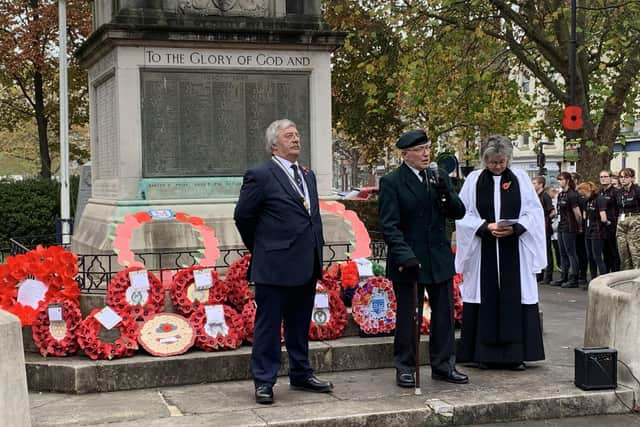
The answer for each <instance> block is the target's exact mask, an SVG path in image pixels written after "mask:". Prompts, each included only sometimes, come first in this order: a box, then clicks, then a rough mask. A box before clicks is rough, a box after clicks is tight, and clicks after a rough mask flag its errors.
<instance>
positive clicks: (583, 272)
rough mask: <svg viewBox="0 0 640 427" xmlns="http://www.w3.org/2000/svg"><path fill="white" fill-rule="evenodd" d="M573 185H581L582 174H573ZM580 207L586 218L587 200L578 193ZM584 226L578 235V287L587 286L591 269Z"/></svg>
mask: <svg viewBox="0 0 640 427" xmlns="http://www.w3.org/2000/svg"><path fill="white" fill-rule="evenodd" d="M571 178H573V183H574V184H575V186H576V188H577V186H578V185H579V184H580V183H581V179H580V174H579V173H577V172H573V173H572V174H571ZM578 207H579V208H580V212H581V214H582V215H581V216H582V218H584V212H585V209H586V208H587V199H586V198H584V197H582V196H581V195H580V193H578ZM585 240H586V239H585V235H584V224H583V227H582V231H581V232H580V231H579V232H577V233H576V255H577V256H578V285H579V286H581V287H586V286H587V270H588V269H589V257H588V256H587V246H586V243H585Z"/></svg>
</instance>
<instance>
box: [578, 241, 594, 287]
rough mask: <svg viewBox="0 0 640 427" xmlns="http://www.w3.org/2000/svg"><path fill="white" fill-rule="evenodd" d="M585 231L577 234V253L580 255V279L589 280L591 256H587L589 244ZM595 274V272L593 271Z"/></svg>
mask: <svg viewBox="0 0 640 427" xmlns="http://www.w3.org/2000/svg"><path fill="white" fill-rule="evenodd" d="M585 241H586V239H585V237H584V233H578V234H576V255H577V256H578V279H580V280H584V281H586V280H587V269H588V268H589V258H588V257H587V246H586V243H585ZM591 274H592V275H593V274H595V272H593V271H592V272H591Z"/></svg>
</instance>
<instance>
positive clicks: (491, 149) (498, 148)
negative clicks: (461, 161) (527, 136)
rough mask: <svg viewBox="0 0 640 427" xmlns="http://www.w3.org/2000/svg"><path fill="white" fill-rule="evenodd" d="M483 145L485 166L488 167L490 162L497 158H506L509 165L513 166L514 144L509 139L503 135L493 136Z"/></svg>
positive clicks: (483, 162)
mask: <svg viewBox="0 0 640 427" xmlns="http://www.w3.org/2000/svg"><path fill="white" fill-rule="evenodd" d="M483 145H484V151H483V152H482V164H483V165H484V166H486V165H487V162H488V161H489V160H491V159H495V158H496V157H504V158H505V159H507V165H508V166H511V155H512V154H513V144H512V143H511V140H510V139H509V138H507V137H506V136H503V135H491V136H490V137H489V138H487V141H486V143H485V144H483Z"/></svg>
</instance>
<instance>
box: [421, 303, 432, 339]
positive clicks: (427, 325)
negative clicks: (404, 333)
mask: <svg viewBox="0 0 640 427" xmlns="http://www.w3.org/2000/svg"><path fill="white" fill-rule="evenodd" d="M420 333H421V334H423V335H429V334H430V333H431V305H430V304H429V297H428V296H427V295H425V296H424V302H423V303H422V323H421V324H420Z"/></svg>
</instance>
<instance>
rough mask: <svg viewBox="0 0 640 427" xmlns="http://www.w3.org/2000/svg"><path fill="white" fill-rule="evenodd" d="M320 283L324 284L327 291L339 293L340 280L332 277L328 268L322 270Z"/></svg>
mask: <svg viewBox="0 0 640 427" xmlns="http://www.w3.org/2000/svg"><path fill="white" fill-rule="evenodd" d="M320 283H322V286H324V287H325V288H326V289H327V290H328V291H331V292H337V293H338V294H340V288H341V286H340V281H339V279H336V278H334V277H333V275H332V274H331V273H329V271H328V270H324V272H323V274H322V280H321V281H320Z"/></svg>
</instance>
